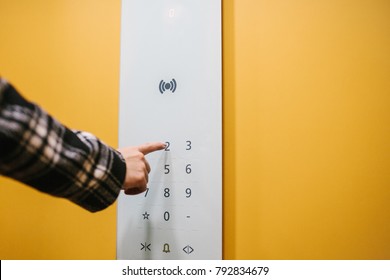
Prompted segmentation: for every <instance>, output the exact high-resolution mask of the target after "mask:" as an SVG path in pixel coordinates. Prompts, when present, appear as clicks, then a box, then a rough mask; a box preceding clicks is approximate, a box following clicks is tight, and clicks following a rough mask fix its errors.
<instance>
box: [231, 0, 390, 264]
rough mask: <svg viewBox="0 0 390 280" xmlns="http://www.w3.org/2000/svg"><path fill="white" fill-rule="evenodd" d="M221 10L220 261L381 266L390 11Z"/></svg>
mask: <svg viewBox="0 0 390 280" xmlns="http://www.w3.org/2000/svg"><path fill="white" fill-rule="evenodd" d="M224 4H225V5H224V8H225V12H224V16H225V18H224V19H225V22H224V24H225V25H224V27H225V30H224V35H225V36H224V39H225V41H224V43H225V45H224V47H225V52H224V55H225V57H224V58H225V59H224V63H225V66H224V70H225V76H224V78H225V80H224V90H225V91H224V97H225V100H224V102H225V103H224V104H225V107H224V109H225V115H224V117H225V123H224V128H225V131H224V135H225V138H224V141H225V149H224V156H225V159H226V161H225V169H224V171H225V176H224V180H225V186H224V187H225V198H226V199H225V201H224V203H225V211H224V213H225V220H224V221H225V229H226V230H227V231H228V232H226V231H225V244H224V245H225V246H224V248H225V255H224V256H225V258H228V259H390V78H389V73H390V16H389V15H390V2H389V1H385V0H383V1H381V0H370V1H368V0H367V1H366V0H358V1H349V0H343V1H337V0H321V1H310V0H295V1H285V0H277V1H258V0H240V1H238V0H237V1H224ZM226 44H228V45H226Z"/></svg>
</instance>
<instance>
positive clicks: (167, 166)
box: [164, 164, 171, 174]
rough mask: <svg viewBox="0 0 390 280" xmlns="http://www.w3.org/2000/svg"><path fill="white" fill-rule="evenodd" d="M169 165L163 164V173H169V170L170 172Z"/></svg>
mask: <svg viewBox="0 0 390 280" xmlns="http://www.w3.org/2000/svg"><path fill="white" fill-rule="evenodd" d="M169 167H170V166H169V164H165V165H164V174H169V172H171V169H169Z"/></svg>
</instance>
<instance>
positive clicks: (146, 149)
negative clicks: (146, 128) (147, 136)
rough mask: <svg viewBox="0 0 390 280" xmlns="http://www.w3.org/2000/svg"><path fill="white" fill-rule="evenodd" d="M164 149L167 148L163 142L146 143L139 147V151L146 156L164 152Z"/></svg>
mask: <svg viewBox="0 0 390 280" xmlns="http://www.w3.org/2000/svg"><path fill="white" fill-rule="evenodd" d="M164 148H165V143H162V142H152V143H145V144H142V145H139V146H138V150H139V151H140V152H141V153H143V154H144V155H147V154H149V153H152V152H155V151H159V150H162V149H164Z"/></svg>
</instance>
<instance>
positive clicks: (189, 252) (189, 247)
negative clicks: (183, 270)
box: [183, 245, 194, 255]
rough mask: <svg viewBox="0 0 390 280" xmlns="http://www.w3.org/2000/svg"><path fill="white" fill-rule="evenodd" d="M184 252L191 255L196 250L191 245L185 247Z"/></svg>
mask: <svg viewBox="0 0 390 280" xmlns="http://www.w3.org/2000/svg"><path fill="white" fill-rule="evenodd" d="M183 251H184V252H185V253H186V254H188V255H189V254H191V253H192V252H193V251H194V249H193V248H192V247H191V246H190V245H187V246H185V247H184V248H183Z"/></svg>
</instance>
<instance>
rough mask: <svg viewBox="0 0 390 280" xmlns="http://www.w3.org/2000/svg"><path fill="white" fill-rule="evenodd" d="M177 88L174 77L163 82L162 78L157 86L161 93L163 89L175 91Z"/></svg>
mask: <svg viewBox="0 0 390 280" xmlns="http://www.w3.org/2000/svg"><path fill="white" fill-rule="evenodd" d="M176 88H177V83H176V80H175V79H172V81H170V82H168V83H167V82H165V81H164V80H161V81H160V84H159V86H158V89H159V90H160V92H161V94H163V93H164V92H165V91H167V90H168V91H170V92H172V93H173V92H175V91H176Z"/></svg>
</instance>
